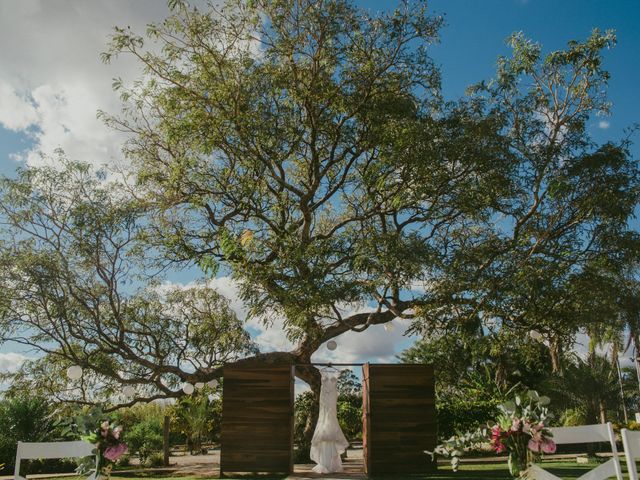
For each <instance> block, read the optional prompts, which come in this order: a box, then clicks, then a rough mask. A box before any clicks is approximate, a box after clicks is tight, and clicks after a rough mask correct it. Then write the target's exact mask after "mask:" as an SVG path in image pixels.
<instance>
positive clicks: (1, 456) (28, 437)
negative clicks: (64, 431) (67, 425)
mask: <svg viewBox="0 0 640 480" xmlns="http://www.w3.org/2000/svg"><path fill="white" fill-rule="evenodd" d="M52 414H53V408H52V406H51V405H50V404H49V402H47V401H46V400H44V399H42V398H38V397H15V398H7V399H4V400H2V401H0V464H4V469H0V472H3V473H6V472H11V471H12V470H13V468H14V463H15V458H16V449H17V445H18V441H22V442H47V441H52V440H57V439H58V436H59V435H58V432H57V431H56V427H55V423H54V421H53V419H52V418H51V416H52ZM24 468H25V469H26V468H28V469H29V472H30V473H34V472H36V471H38V470H40V469H42V468H45V469H46V470H47V471H54V470H58V471H59V470H60V469H61V468H62V469H67V468H68V462H67V463H64V462H61V461H46V462H38V461H34V462H30V463H29V465H26V464H25V467H24ZM71 470H73V468H71ZM26 471H27V470H25V472H26ZM23 476H24V474H23Z"/></svg>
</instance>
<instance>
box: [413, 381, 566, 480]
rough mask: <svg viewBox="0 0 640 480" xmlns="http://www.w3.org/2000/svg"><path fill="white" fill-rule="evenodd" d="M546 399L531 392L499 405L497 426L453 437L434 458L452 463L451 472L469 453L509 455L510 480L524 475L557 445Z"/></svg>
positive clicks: (456, 468) (554, 449)
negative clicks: (487, 451) (485, 449)
mask: <svg viewBox="0 0 640 480" xmlns="http://www.w3.org/2000/svg"><path fill="white" fill-rule="evenodd" d="M549 403H550V400H549V397H545V396H540V395H538V393H537V392H535V391H533V390H530V391H528V392H527V393H526V395H516V396H515V398H514V400H513V401H509V402H506V403H504V404H502V405H500V406H499V407H498V408H499V412H500V413H499V415H498V418H497V419H496V422H491V423H489V424H488V426H487V428H481V429H479V430H478V431H477V432H474V433H467V434H465V435H460V436H454V437H451V438H450V439H449V440H447V441H445V442H443V443H442V444H440V445H438V446H437V447H436V448H435V450H434V451H433V452H425V453H429V454H431V455H432V457H433V456H435V455H441V456H444V457H448V458H450V459H451V467H452V469H453V471H454V472H455V471H457V470H458V466H459V465H460V457H462V456H463V455H464V453H465V452H467V451H469V450H471V449H478V448H483V447H485V446H487V444H488V445H489V447H490V448H491V449H492V450H493V451H494V452H495V453H498V454H507V455H508V464H509V473H510V474H511V476H512V477H519V476H522V474H524V472H525V471H526V469H527V467H528V464H529V463H530V462H531V461H534V460H536V459H537V458H538V457H539V456H540V455H542V454H545V453H547V454H550V453H555V451H556V444H555V443H554V441H553V440H552V435H551V432H550V431H549V429H548V428H547V425H548V421H549V420H550V418H551V414H550V413H549V409H548V408H547V407H548V405H549Z"/></svg>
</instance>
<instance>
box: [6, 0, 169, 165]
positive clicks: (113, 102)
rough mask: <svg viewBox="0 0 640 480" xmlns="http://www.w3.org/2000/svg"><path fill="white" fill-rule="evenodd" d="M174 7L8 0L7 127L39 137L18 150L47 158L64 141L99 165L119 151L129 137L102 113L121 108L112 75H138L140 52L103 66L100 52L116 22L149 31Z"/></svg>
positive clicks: (146, 1) (72, 152) (75, 154)
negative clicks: (98, 115) (111, 125)
mask: <svg viewBox="0 0 640 480" xmlns="http://www.w3.org/2000/svg"><path fill="white" fill-rule="evenodd" d="M167 13H168V11H167V6H166V2H163V1H157V0H137V1H135V2H131V1H127V0H111V1H109V2H82V1H79V0H60V1H57V2H51V1H47V0H21V1H20V2H0V44H2V45H3V48H2V49H0V65H2V69H0V126H1V127H4V128H6V129H9V130H12V131H16V132H28V133H29V135H30V137H31V138H32V139H33V146H32V147H30V148H29V150H27V151H24V152H16V153H19V155H17V157H18V158H21V159H23V160H26V161H27V162H29V163H31V164H33V163H39V162H41V157H40V152H42V153H45V154H50V153H52V152H53V150H54V149H56V148H62V149H64V150H65V151H66V152H67V154H68V155H69V156H70V157H71V158H74V159H78V160H83V161H87V162H91V163H94V164H96V165H101V164H105V163H110V162H112V161H113V160H114V159H117V158H119V157H120V147H121V144H122V141H123V139H124V137H123V136H122V134H118V133H116V132H113V131H110V130H109V129H107V128H106V127H105V126H104V125H103V124H102V122H101V121H100V120H98V119H97V118H96V112H97V111H98V110H99V109H102V110H105V111H108V112H112V113H117V112H118V111H119V109H120V103H119V100H118V99H117V96H116V94H115V93H114V92H113V91H112V89H111V83H112V78H113V77H116V76H122V77H123V78H125V79H128V80H134V79H135V78H137V77H138V76H139V74H140V70H139V66H137V65H136V64H135V63H134V62H133V60H132V59H122V60H120V59H119V60H117V61H115V62H114V64H113V65H103V64H102V63H101V61H100V58H99V55H100V52H102V51H104V50H105V49H106V46H107V42H108V36H109V35H110V34H111V32H112V28H113V26H115V25H120V26H123V25H124V26H127V25H128V26H131V27H132V28H133V29H134V30H135V31H138V32H143V31H144V29H145V25H146V24H147V23H149V22H153V21H158V20H161V19H162V18H164V17H165V16H166V15H167Z"/></svg>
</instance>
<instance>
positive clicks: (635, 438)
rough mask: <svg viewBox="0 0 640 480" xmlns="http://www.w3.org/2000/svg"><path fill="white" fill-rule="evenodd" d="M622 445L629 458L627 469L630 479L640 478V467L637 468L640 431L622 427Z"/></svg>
mask: <svg viewBox="0 0 640 480" xmlns="http://www.w3.org/2000/svg"><path fill="white" fill-rule="evenodd" d="M622 445H623V446H624V455H625V457H626V458H627V470H629V479H630V480H638V469H637V468H636V458H640V432H634V431H632V430H627V429H626V428H623V429H622Z"/></svg>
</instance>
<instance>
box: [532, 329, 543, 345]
mask: <svg viewBox="0 0 640 480" xmlns="http://www.w3.org/2000/svg"><path fill="white" fill-rule="evenodd" d="M529 336H530V337H531V338H532V339H534V340H536V341H538V342H541V341H542V340H543V337H542V334H541V333H540V332H538V331H537V330H531V331H530V332H529Z"/></svg>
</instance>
